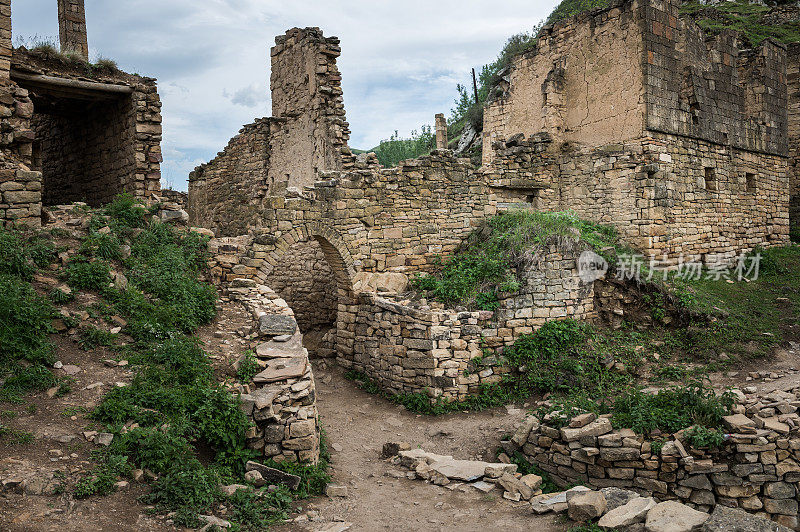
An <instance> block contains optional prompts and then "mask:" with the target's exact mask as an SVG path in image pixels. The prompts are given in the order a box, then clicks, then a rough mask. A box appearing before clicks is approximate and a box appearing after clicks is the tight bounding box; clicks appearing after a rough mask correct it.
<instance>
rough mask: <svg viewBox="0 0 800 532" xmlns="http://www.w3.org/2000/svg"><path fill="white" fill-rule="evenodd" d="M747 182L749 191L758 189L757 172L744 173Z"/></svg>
mask: <svg viewBox="0 0 800 532" xmlns="http://www.w3.org/2000/svg"><path fill="white" fill-rule="evenodd" d="M744 180H745V184H746V185H747V192H755V191H756V174H754V173H752V172H747V173H745V174H744Z"/></svg>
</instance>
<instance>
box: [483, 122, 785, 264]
mask: <svg viewBox="0 0 800 532" xmlns="http://www.w3.org/2000/svg"><path fill="white" fill-rule="evenodd" d="M494 150H495V152H496V154H497V159H496V161H495V164H493V165H492V166H490V167H487V168H485V169H484V172H485V173H486V175H487V178H488V179H489V182H490V184H492V186H494V187H495V188H496V189H497V190H498V191H499V192H498V193H499V195H501V196H505V197H506V198H509V199H514V198H517V199H518V198H522V197H525V196H526V195H527V197H528V201H530V203H531V204H532V205H533V206H534V207H535V208H537V209H539V210H551V211H559V210H572V211H574V212H575V213H576V214H577V215H578V216H580V217H582V218H585V219H588V220H592V221H595V222H599V223H603V224H610V225H614V226H615V227H617V229H618V230H619V232H620V234H621V235H622V236H623V239H624V240H625V241H626V242H629V243H630V244H632V245H633V246H634V247H636V249H637V250H639V251H640V252H642V253H644V254H646V255H653V256H656V257H658V258H659V259H662V258H663V257H666V261H665V263H666V264H667V265H674V264H675V263H676V262H677V261H679V260H680V259H681V257H683V258H684V259H686V260H694V261H698V260H702V261H704V262H708V263H712V262H715V261H716V260H717V259H720V260H728V259H730V258H732V257H733V256H734V255H736V254H738V253H739V252H741V251H744V250H750V249H752V248H754V247H756V246H765V247H768V246H773V245H782V244H786V243H788V241H789V237H788V234H789V219H788V212H789V193H788V186H787V181H788V179H787V175H786V158H784V157H782V156H778V155H768V154H756V153H754V152H750V151H745V150H739V149H736V148H731V147H728V146H722V145H719V144H713V143H710V142H707V141H703V140H698V139H691V138H688V137H679V136H674V135H666V134H657V135H653V136H649V137H645V138H642V139H636V140H634V141H630V142H626V143H615V144H610V145H606V146H601V147H598V148H582V149H576V150H573V151H565V150H563V149H560V148H559V147H556V146H553V143H552V138H551V137H550V136H549V135H542V134H540V135H535V136H532V137H531V138H529V139H525V138H524V137H522V135H515V136H513V137H512V138H510V139H508V140H507V141H504V140H503V139H500V140H496V141H495V143H494ZM501 200H502V198H501Z"/></svg>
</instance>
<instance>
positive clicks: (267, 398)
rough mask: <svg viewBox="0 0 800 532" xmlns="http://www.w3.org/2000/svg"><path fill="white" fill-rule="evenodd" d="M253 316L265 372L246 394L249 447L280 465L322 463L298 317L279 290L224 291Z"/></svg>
mask: <svg viewBox="0 0 800 532" xmlns="http://www.w3.org/2000/svg"><path fill="white" fill-rule="evenodd" d="M225 295H226V296H227V297H229V298H230V299H231V300H233V301H239V302H241V303H242V304H243V305H244V306H245V308H246V309H247V310H248V311H249V312H250V313H251V315H252V316H253V320H254V322H255V324H256V325H255V330H256V333H255V336H256V337H257V338H258V340H259V342H260V343H259V344H258V345H257V346H256V349H255V351H256V356H257V357H258V361H259V365H260V366H261V371H260V372H259V373H258V374H256V376H255V377H253V381H252V383H250V384H248V385H247V389H245V392H248V393H244V394H242V395H241V400H242V409H243V410H244V412H245V414H246V415H247V416H248V417H250V418H251V419H252V420H253V423H254V426H253V427H252V428H251V429H250V431H249V432H248V434H247V445H248V447H249V448H250V449H253V450H255V451H257V452H258V453H259V454H261V455H263V456H264V457H265V458H268V459H272V460H275V461H277V462H282V461H290V462H302V461H309V462H311V463H316V462H317V461H318V460H319V442H320V426H319V414H318V412H317V406H316V391H315V387H314V375H313V372H312V369H311V365H310V364H309V363H308V351H306V349H305V348H303V345H302V334H301V333H300V331H299V330H298V328H297V322H296V321H295V319H294V314H293V313H292V310H291V309H290V308H289V306H288V305H287V304H286V302H285V301H284V300H282V299H281V298H280V297H279V296H278V294H277V293H275V291H273V290H272V289H270V288H268V287H266V286H263V285H257V284H256V283H254V282H253V281H251V280H249V279H234V280H233V281H232V282H231V283H230V285H229V286H228V287H227V289H226V290H225Z"/></svg>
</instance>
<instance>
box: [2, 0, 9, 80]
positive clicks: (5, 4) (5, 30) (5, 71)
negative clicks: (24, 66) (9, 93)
mask: <svg viewBox="0 0 800 532" xmlns="http://www.w3.org/2000/svg"><path fill="white" fill-rule="evenodd" d="M9 79H11V0H0V82H2V80H9Z"/></svg>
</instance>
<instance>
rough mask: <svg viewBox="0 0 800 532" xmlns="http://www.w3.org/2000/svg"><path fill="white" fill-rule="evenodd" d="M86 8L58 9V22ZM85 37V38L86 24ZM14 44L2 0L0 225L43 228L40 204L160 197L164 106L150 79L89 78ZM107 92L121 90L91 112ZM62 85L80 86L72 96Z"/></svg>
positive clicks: (6, 0)
mask: <svg viewBox="0 0 800 532" xmlns="http://www.w3.org/2000/svg"><path fill="white" fill-rule="evenodd" d="M82 4H83V2H78V1H73V0H65V1H63V2H59V9H60V13H61V14H62V15H63V16H62V18H64V20H65V21H67V22H69V20H71V18H70V17H73V18H74V17H78V16H80V15H82ZM73 22H74V21H73ZM72 29H76V28H74V27H73V28H72ZM82 31H83V35H84V41H85V25H84V26H83V27H82ZM11 39H12V28H11V1H10V0H1V1H0V126H2V127H1V128H0V129H2V133H0V170H1V171H2V175H0V192H2V193H3V198H2V201H0V221H2V223H4V224H10V223H23V224H26V225H32V226H38V225H40V224H41V208H42V202H43V199H44V201H45V203H46V204H52V205H54V204H58V203H67V202H70V201H79V200H85V201H87V202H89V203H90V204H93V205H96V204H99V203H103V202H106V201H109V200H110V199H111V198H112V197H113V195H114V194H117V193H120V192H123V191H127V192H131V193H133V194H134V195H136V196H138V197H140V198H147V197H149V196H150V195H151V194H154V193H158V192H159V190H160V178H161V174H160V163H161V161H162V155H161V147H160V142H161V103H160V100H159V97H158V93H157V90H156V85H155V80H153V79H151V78H143V77H139V76H131V75H128V74H125V73H122V72H112V71H108V72H105V73H95V74H92V78H93V79H92V80H91V81H89V80H88V79H87V72H86V70H85V68H83V69H82V67H75V66H74V65H70V64H68V63H67V62H63V61H60V60H58V59H47V58H45V57H42V56H40V55H36V54H34V53H31V52H28V51H27V50H25V49H24V48H19V49H16V50H15V49H13V47H12V46H11ZM78 51H79V52H80V50H78ZM70 83H73V85H70ZM93 83H94V85H93ZM48 84H49V88H46V87H48ZM65 84H66V85H65ZM81 84H83V85H81ZM104 85H108V86H110V87H112V88H115V89H118V90H117V92H116V94H120V96H119V98H118V99H117V100H116V101H115V100H114V99H113V98H111V99H109V98H107V97H105V96H104V97H103V98H100V100H102V101H98V102H94V103H95V105H94V106H93V107H92V106H89V105H87V103H88V101H90V100H92V99H93V98H92V97H91V96H88V95H89V94H96V93H92V91H95V90H96V89H97V87H100V88H102V87H103V86H104ZM67 86H71V87H78V86H80V88H76V89H74V90H75V93H71V92H70V91H72V90H73V89H70V88H65V87H67ZM53 87H59V88H57V89H54V88H53ZM86 87H92V88H91V89H86ZM120 87H122V88H123V89H122V90H123V91H124V92H128V94H123V93H120V92H119V88H120ZM128 89H129V90H128ZM87 91H88V92H87ZM99 92H100V93H103V91H102V90H101V91H99ZM106 96H107V95H106ZM87 98H88V100H87ZM66 116H69V118H65V117H66ZM43 174H44V175H43Z"/></svg>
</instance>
